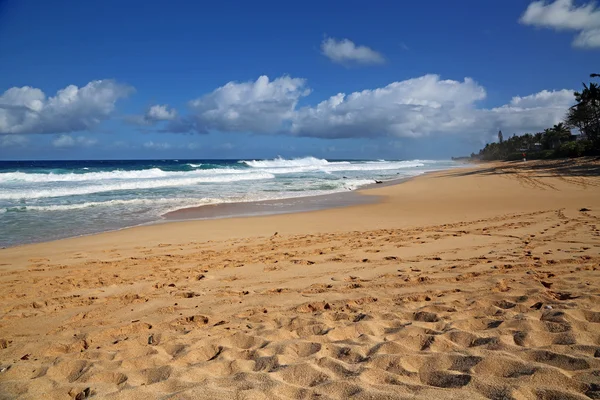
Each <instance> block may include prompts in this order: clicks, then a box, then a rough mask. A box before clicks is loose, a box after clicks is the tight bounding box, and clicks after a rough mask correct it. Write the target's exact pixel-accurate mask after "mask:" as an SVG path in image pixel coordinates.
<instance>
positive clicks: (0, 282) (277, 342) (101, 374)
mask: <svg viewBox="0 0 600 400" xmlns="http://www.w3.org/2000/svg"><path fill="white" fill-rule="evenodd" d="M599 175H600V166H599V163H598V162H596V161H593V160H589V159H588V160H579V161H554V162H528V163H516V164H483V165H479V166H476V167H474V168H470V169H461V170H452V171H446V172H441V173H436V174H430V175H426V176H422V177H419V178H416V179H413V180H411V181H409V182H406V183H403V184H400V185H396V186H389V187H383V188H376V189H371V190H368V191H364V194H365V195H378V196H381V201H380V202H379V203H377V204H371V205H359V206H352V207H347V208H342V209H332V210H323V211H316V212H309V213H298V214H289V215H278V216H269V217H256V218H236V219H222V220H211V221H189V222H178V223H170V224H159V225H154V226H147V227H138V228H132V229H126V230H123V231H118V232H111V233H105V234H99V235H94V236H88V237H81V238H75V239H67V240H61V241H56V242H49V243H42V244H36V245H27V246H21V247H15V248H9V249H3V250H0V304H1V308H0V312H1V313H0V371H1V372H0V399H5V398H6V399H12V398H25V399H68V398H80V399H81V398H86V397H93V398H109V399H144V400H148V399H154V398H169V399H171V398H172V399H279V398H286V399H287V398H292V399H346V398H356V399H404V398H406V399H414V398H417V399H466V398H469V399H471V398H472V399H487V398H491V399H556V400H558V399H589V398H600V273H599V272H598V268H600V177H599Z"/></svg>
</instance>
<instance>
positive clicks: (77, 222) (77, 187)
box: [0, 157, 458, 247]
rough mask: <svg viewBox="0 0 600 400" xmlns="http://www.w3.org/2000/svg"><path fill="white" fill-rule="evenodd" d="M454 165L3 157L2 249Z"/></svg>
mask: <svg viewBox="0 0 600 400" xmlns="http://www.w3.org/2000/svg"><path fill="white" fill-rule="evenodd" d="M456 166H458V164H456V163H454V162H452V161H433V160H376V161H356V160H324V159H318V158H314V157H305V158H298V159H283V158H277V159H273V160H106V161H98V160H96V161H0V247H7V246H14V245H18V244H25V243H33V242H42V241H47V240H53V239H60V238H66V237H73V236H79V235H85V234H91V233H97V232H103V231H109V230H115V229H120V228H125V227H130V226H136V225H140V224H147V223H152V222H157V221H161V220H163V219H164V217H163V216H164V214H166V213H168V212H172V211H175V210H178V209H183V208H188V207H199V206H205V205H210V204H221V203H248V202H257V201H265V200H278V199H293V198H304V197H307V196H317V195H325V194H332V193H338V192H347V191H350V190H355V189H358V188H360V187H363V186H365V185H368V184H372V183H374V181H375V180H381V181H386V180H392V179H398V178H408V177H412V176H416V175H419V174H422V173H425V172H428V171H435V170H441V169H447V168H453V167H456ZM217 217H218V215H217Z"/></svg>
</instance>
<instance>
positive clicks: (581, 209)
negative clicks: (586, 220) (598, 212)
mask: <svg viewBox="0 0 600 400" xmlns="http://www.w3.org/2000/svg"><path fill="white" fill-rule="evenodd" d="M579 211H581V212H585V211H592V210H590V209H589V208H585V207H583V208H580V209H579Z"/></svg>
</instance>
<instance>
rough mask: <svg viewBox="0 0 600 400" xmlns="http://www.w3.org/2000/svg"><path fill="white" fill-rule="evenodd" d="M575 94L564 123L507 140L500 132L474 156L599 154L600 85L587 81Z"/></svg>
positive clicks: (479, 157)
mask: <svg viewBox="0 0 600 400" xmlns="http://www.w3.org/2000/svg"><path fill="white" fill-rule="evenodd" d="M590 76H591V77H592V78H595V77H598V76H600V75H599V74H591V75H590ZM574 95H575V101H576V103H575V105H574V106H572V107H571V108H569V111H568V112H567V115H566V116H565V121H564V122H561V123H558V124H556V125H554V126H553V127H552V128H548V129H544V132H538V133H535V134H531V133H526V134H524V135H521V136H516V135H513V136H512V137H510V138H508V139H504V136H503V135H502V131H500V132H498V142H497V143H488V144H486V145H485V147H484V148H483V149H481V150H480V151H479V154H475V153H473V154H471V158H477V159H481V160H509V161H510V160H519V159H522V158H523V154H525V155H526V157H527V158H528V159H545V158H558V157H581V156H585V155H597V154H600V88H599V87H598V84H596V83H590V84H589V85H586V84H585V83H584V84H583V90H582V91H581V92H575V93H574ZM571 129H577V130H578V131H579V135H573V134H572V133H571Z"/></svg>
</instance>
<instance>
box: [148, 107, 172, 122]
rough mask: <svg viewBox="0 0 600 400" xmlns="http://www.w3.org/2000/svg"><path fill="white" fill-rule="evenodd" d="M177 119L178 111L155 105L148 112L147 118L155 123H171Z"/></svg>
mask: <svg viewBox="0 0 600 400" xmlns="http://www.w3.org/2000/svg"><path fill="white" fill-rule="evenodd" d="M175 117H177V111H175V110H174V109H172V108H171V109H169V106H168V105H166V104H165V105H160V104H157V105H154V106H152V107H150V108H149V109H148V111H147V112H146V118H147V119H149V120H153V121H170V120H172V119H175Z"/></svg>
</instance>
